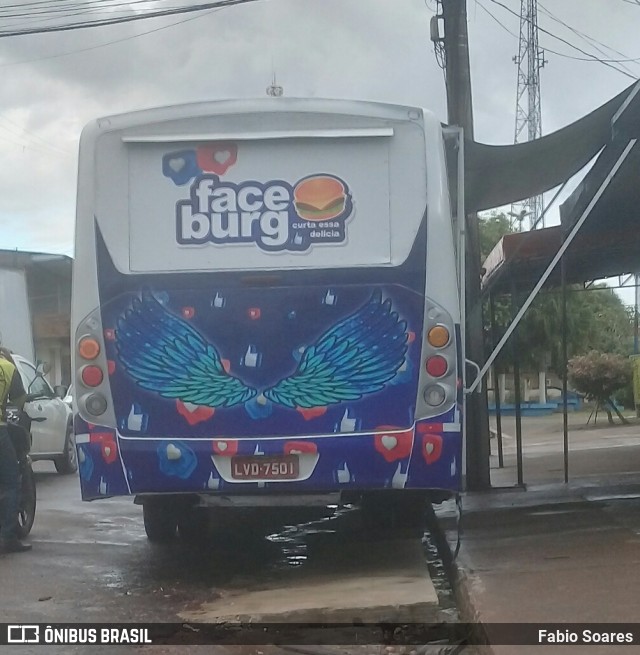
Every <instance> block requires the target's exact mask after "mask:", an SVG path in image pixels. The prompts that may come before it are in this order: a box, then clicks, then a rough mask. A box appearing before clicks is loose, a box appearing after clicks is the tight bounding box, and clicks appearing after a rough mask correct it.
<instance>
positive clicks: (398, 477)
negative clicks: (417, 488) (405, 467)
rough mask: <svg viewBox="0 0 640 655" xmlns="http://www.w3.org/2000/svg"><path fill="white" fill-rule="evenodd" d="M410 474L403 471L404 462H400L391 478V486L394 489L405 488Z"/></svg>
mask: <svg viewBox="0 0 640 655" xmlns="http://www.w3.org/2000/svg"><path fill="white" fill-rule="evenodd" d="M408 477H409V476H408V475H407V474H406V473H403V472H402V464H401V463H400V462H398V468H397V469H396V472H395V473H394V474H393V478H391V486H392V487H393V488H394V489H404V488H405V486H406V484H407V478H408Z"/></svg>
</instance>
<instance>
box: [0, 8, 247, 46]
mask: <svg viewBox="0 0 640 655" xmlns="http://www.w3.org/2000/svg"><path fill="white" fill-rule="evenodd" d="M258 1H259V0H217V1H215V2H205V3H203V4H198V5H187V6H183V7H171V8H168V9H158V10H152V11H148V12H145V13H140V14H134V15H127V16H119V17H112V18H101V19H95V20H88V21H84V22H82V21H78V22H72V23H66V24H61V25H52V26H43V27H36V28H24V29H9V30H0V38H7V37H11V36H24V35H28V34H45V33H51V32H68V31H72V30H79V29H87V28H92V27H105V26H108V25H118V24H122V23H130V22H133V21H139V20H145V19H148V18H159V17H162V16H174V15H177V14H185V13H192V12H196V11H204V10H207V9H222V8H225V7H231V6H234V5H241V4H248V3H253V2H258Z"/></svg>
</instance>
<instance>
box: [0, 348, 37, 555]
mask: <svg viewBox="0 0 640 655" xmlns="http://www.w3.org/2000/svg"><path fill="white" fill-rule="evenodd" d="M28 399H29V396H28V395H27V393H26V392H25V390H24V386H23V385H22V379H21V378H20V374H19V373H18V371H17V369H16V367H15V364H14V363H13V358H12V357H11V352H10V351H8V350H7V349H6V348H1V347H0V553H21V552H24V551H26V550H30V549H31V545H29V544H24V543H22V542H21V541H20V540H19V539H18V536H17V533H16V530H17V527H18V505H19V489H18V459H17V456H16V451H15V449H14V447H13V443H12V441H11V438H10V437H9V430H8V429H7V401H8V400H10V401H11V402H12V403H13V404H14V405H16V406H17V407H18V409H22V406H23V405H24V403H25V402H26V401H27V400H28Z"/></svg>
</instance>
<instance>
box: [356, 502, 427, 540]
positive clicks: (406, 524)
mask: <svg viewBox="0 0 640 655" xmlns="http://www.w3.org/2000/svg"><path fill="white" fill-rule="evenodd" d="M360 511H361V514H362V522H363V525H364V527H365V529H366V530H368V531H372V532H380V533H385V534H390V535H394V534H398V533H401V534H402V535H405V536H420V535H422V534H423V533H424V529H425V523H426V498H425V497H424V495H422V494H413V493H411V492H399V493H395V492H394V493H390V494H387V493H384V492H382V493H376V492H373V493H370V494H366V495H364V497H363V498H362V502H361V505H360Z"/></svg>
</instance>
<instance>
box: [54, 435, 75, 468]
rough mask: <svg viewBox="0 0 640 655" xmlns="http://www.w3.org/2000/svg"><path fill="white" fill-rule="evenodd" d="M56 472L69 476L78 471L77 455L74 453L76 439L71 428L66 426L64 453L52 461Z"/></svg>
mask: <svg viewBox="0 0 640 655" xmlns="http://www.w3.org/2000/svg"><path fill="white" fill-rule="evenodd" d="M53 463H54V465H55V467H56V471H58V473H61V474H62V475H69V474H70V473H75V472H76V471H77V470H78V454H77V453H76V439H75V435H74V434H73V426H72V425H71V424H69V425H68V426H67V437H66V439H65V440H64V453H63V454H62V455H60V456H58V457H56V458H55V459H54V460H53Z"/></svg>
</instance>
